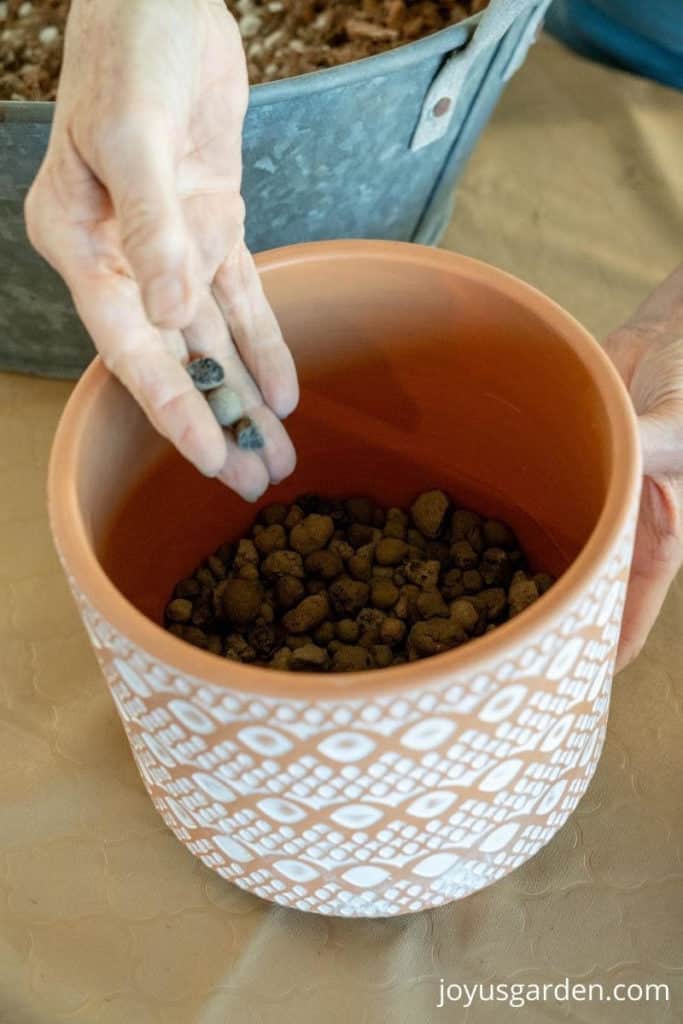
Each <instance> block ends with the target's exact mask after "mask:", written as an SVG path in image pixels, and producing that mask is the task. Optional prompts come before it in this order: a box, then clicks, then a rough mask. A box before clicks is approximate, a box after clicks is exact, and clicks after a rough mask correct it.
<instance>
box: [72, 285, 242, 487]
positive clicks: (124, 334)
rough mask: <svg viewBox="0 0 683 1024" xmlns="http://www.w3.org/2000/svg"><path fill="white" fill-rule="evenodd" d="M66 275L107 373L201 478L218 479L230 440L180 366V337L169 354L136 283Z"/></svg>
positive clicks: (78, 308)
mask: <svg viewBox="0 0 683 1024" xmlns="http://www.w3.org/2000/svg"><path fill="white" fill-rule="evenodd" d="M62 273H63V276H64V277H65V279H66V281H67V284H68V285H69V286H70V288H71V292H72V295H73V298H74V302H75V304H76V308H77V310H78V313H79V315H80V317H81V319H82V320H83V323H84V324H85V326H86V328H87V329H88V331H89V332H90V334H91V336H92V338H93V341H94V342H95V345H96V347H97V349H98V351H99V353H100V355H101V356H102V359H103V361H104V363H105V365H106V366H107V368H108V369H109V370H110V371H111V372H112V373H114V374H115V375H116V376H117V377H118V379H119V380H120V381H121V383H122V384H123V385H124V386H125V387H126V388H128V390H129V391H130V393H131V394H132V395H133V397H134V398H135V400H136V401H137V402H138V403H139V405H140V406H141V407H142V409H143V411H144V412H145V414H146V416H147V417H148V419H149V420H150V422H151V423H152V425H153V426H154V427H155V429H156V430H158V431H159V433H160V434H162V435H163V436H164V437H167V438H168V440H169V441H171V443H172V444H174V445H175V447H176V448H177V449H178V451H179V452H180V453H181V454H182V455H183V456H184V457H185V458H186V459H188V460H189V461H190V462H191V463H193V465H195V466H196V467H197V469H198V470H199V471H200V472H201V473H203V474H205V475H206V476H216V475H217V474H218V473H219V472H220V470H221V468H222V467H223V465H224V463H225V459H226V441H225V436H224V434H223V431H222V430H221V428H220V426H219V425H218V423H217V422H216V420H215V419H214V417H213V414H212V413H211V410H210V409H209V408H208V406H207V403H206V400H205V399H204V397H203V395H201V394H200V393H199V392H198V391H197V390H196V389H195V387H194V385H193V383H192V380H191V378H190V376H189V374H188V373H187V371H186V370H185V369H184V367H183V366H182V365H181V364H180V363H179V362H178V358H177V354H178V353H182V352H183V351H184V349H183V348H182V347H181V346H182V340H181V339H179V338H176V339H175V340H174V342H173V345H174V349H175V351H174V352H172V351H169V348H168V347H167V345H166V344H165V342H164V339H163V338H162V336H161V334H160V332H159V331H157V330H156V329H155V328H154V327H152V326H151V325H150V324H149V323H148V321H147V318H146V316H145V312H144V309H143V308H142V304H141V301H140V295H139V291H138V288H137V286H136V284H135V282H134V281H133V280H131V279H130V278H127V277H123V276H121V275H117V274H111V273H104V274H102V273H101V274H98V275H90V276H89V277H85V278H84V277H82V276H80V275H79V276H78V278H77V279H76V280H74V279H73V277H72V276H71V275H70V274H69V272H68V270H67V269H66V268H64V267H63V268H62Z"/></svg>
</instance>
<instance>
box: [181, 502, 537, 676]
mask: <svg viewBox="0 0 683 1024" xmlns="http://www.w3.org/2000/svg"><path fill="white" fill-rule="evenodd" d="M535 570H536V567H534V569H532V568H531V567H530V566H529V564H528V562H527V560H526V558H525V555H524V553H523V551H522V550H521V548H520V546H519V543H518V540H517V537H516V536H515V533H514V531H513V530H512V528H511V527H510V526H509V525H508V524H507V523H505V522H503V521H502V520H498V519H486V518H485V517H483V516H480V515H479V514H478V513H477V512H475V511H474V510H472V509H467V508H462V507H458V506H457V505H455V507H454V504H453V502H452V500H451V498H450V497H449V495H447V494H446V493H445V492H444V491H441V490H438V489H433V490H431V491H427V492H425V493H424V494H421V495H418V496H417V497H416V499H415V501H414V502H413V503H412V504H411V506H410V508H409V509H402V508H399V507H397V506H390V507H389V508H387V509H386V510H384V509H383V508H381V507H380V506H379V505H378V504H377V503H376V502H375V501H373V500H372V499H370V498H364V497H358V496H356V497H352V498H349V499H347V500H345V501H342V500H339V499H336V498H326V497H321V496H320V495H316V494H312V493H308V494H303V495H300V496H299V497H298V498H297V499H296V501H294V502H291V503H289V504H285V503H282V502H276V503H272V504H270V505H266V506H264V507H263V508H261V510H260V511H259V512H258V513H257V515H256V518H255V521H254V522H253V525H252V526H251V529H250V530H248V531H245V532H244V534H243V535H242V536H241V537H238V538H234V539H233V540H229V541H226V542H225V543H224V544H221V545H220V546H219V547H218V548H217V549H216V550H215V551H213V552H211V553H209V554H208V555H207V556H206V558H205V559H204V560H203V561H202V562H201V563H200V564H199V565H198V566H197V568H196V569H195V571H194V572H193V573H191V574H190V575H189V576H187V577H185V578H183V579H181V580H180V581H179V582H178V583H177V584H176V585H175V587H174V588H173V590H172V593H171V596H170V598H169V601H168V604H167V605H166V609H165V615H164V624H165V626H166V628H167V629H168V630H169V632H171V633H173V634H174V635H175V636H177V637H179V638H180V639H181V640H184V641H186V642H187V643H190V644H192V645H193V646H194V647H196V648H198V649H201V650H204V651H208V652H209V653H210V654H211V655H212V656H214V657H222V658H225V659H227V660H229V661H234V662H242V663H244V664H247V665H255V666H259V667H261V668H263V667H270V668H274V669H278V670H280V671H295V672H304V673H305V672H309V673H310V672H333V673H335V672H339V673H342V672H344V673H345V672H365V671H368V670H370V669H388V668H390V667H391V666H392V665H402V664H404V663H405V662H413V661H416V660H418V659H422V658H429V657H432V656H433V655H438V654H442V653H444V652H446V651H450V650H453V649H455V648H457V647H460V646H461V645H463V644H466V643H470V642H472V641H473V640H476V638H477V637H480V636H482V635H483V634H485V633H488V632H489V631H490V630H492V629H495V628H496V627H497V626H499V625H501V624H502V623H504V622H506V621H508V620H509V619H511V618H514V617H516V616H517V615H520V614H522V613H523V612H524V611H525V609H527V608H528V607H529V606H530V605H531V604H533V603H534V602H535V601H537V600H538V599H539V598H540V597H541V596H542V595H543V594H544V593H545V592H546V591H547V590H548V589H549V588H550V587H552V585H553V583H554V579H553V577H552V576H550V575H549V574H548V573H547V572H544V571H542V570H541V571H535Z"/></svg>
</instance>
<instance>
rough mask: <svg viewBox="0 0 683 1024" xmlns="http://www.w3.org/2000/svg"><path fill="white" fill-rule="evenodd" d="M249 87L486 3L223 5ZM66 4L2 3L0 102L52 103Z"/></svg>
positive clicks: (427, 30) (377, 49) (345, 58)
mask: <svg viewBox="0 0 683 1024" xmlns="http://www.w3.org/2000/svg"><path fill="white" fill-rule="evenodd" d="M226 3H227V7H228V9H229V10H230V11H231V12H232V13H233V14H234V15H235V17H236V18H237V20H238V23H239V26H240V32H241V33H242V38H243V40H244V46H245V50H246V54H247V62H248V66H249V80H250V81H251V83H252V84H254V85H255V84H258V83H259V82H271V81H274V80H275V79H280V78H290V77H293V76H295V75H302V74H305V73H306V72H309V71H318V70H320V69H321V68H329V67H334V66H336V65H338V64H345V63H348V62H349V61H353V60H359V59H360V58H362V57H371V56H373V55H374V54H377V53H382V52H383V51H384V50H391V49H393V48H394V47H397V46H402V45H404V44H405V43H411V42H414V41H415V40H416V39H420V38H421V37H423V36H426V35H430V34H431V33H432V32H438V31H439V30H440V29H443V28H448V26H449V25H455V24H456V23H457V22H459V21H463V20H464V19H465V18H467V17H469V16H470V15H472V14H476V13H477V12H478V11H480V10H482V8H484V7H486V4H487V0H459V2H457V3H453V2H444V3H438V2H436V0H361V3H347V2H346V0H226ZM68 10H69V0H0V100H54V98H55V96H56V93H57V82H58V79H59V72H60V68H61V63H62V44H63V40H64V26H65V23H66V17H67V14H68Z"/></svg>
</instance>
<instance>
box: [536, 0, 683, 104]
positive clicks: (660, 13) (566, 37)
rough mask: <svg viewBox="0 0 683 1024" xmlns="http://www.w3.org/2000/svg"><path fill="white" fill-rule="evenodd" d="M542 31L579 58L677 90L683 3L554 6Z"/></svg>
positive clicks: (681, 76) (681, 78)
mask: <svg viewBox="0 0 683 1024" xmlns="http://www.w3.org/2000/svg"><path fill="white" fill-rule="evenodd" d="M546 28H547V29H548V31H549V32H551V33H552V34H553V35H555V36H557V37H558V38H559V39H561V40H562V41H563V42H565V43H566V44H567V45H568V46H571V47H572V49H574V50H576V51H577V52H578V53H581V54H583V55H584V56H585V57H591V58H593V59H594V60H599V61H601V62H602V63H605V64H611V65H613V66H614V67H620V68H624V69H626V70H627V71H632V72H634V73H636V74H639V75H645V76H646V77H648V78H654V79H655V80H656V81H658V82H663V83H664V84H665V85H671V86H674V87H675V88H677V89H683V0H555V2H554V3H553V5H552V6H551V8H550V10H549V11H548V14H547V17H546Z"/></svg>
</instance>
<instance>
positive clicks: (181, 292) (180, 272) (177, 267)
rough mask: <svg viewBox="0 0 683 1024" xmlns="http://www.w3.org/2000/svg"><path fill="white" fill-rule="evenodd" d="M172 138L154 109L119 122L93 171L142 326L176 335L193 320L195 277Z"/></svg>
mask: <svg viewBox="0 0 683 1024" xmlns="http://www.w3.org/2000/svg"><path fill="white" fill-rule="evenodd" d="M173 137H174V133H173V132H172V131H171V125H170V124H169V120H168V118H167V116H166V115H165V114H164V112H163V111H161V110H149V111H145V110H142V111H139V112H138V111H136V112H135V114H134V115H132V116H128V115H127V116H121V117H120V118H119V119H118V121H117V122H116V123H115V124H114V125H111V126H109V127H108V129H107V137H106V147H105V148H104V149H103V153H102V157H101V160H100V161H99V163H100V164H101V168H98V172H99V174H101V175H102V178H103V181H104V183H105V184H106V186H107V189H108V190H109V194H110V196H111V201H112V204H113V207H114V211H115V214H116V217H117V220H118V224H119V230H120V236H121V245H122V248H123V251H124V253H125V256H126V259H127V260H128V262H129V263H130V266H131V268H132V270H133V273H134V275H135V278H136V280H137V282H138V285H139V287H140V291H141V292H142V297H143V302H144V307H145V310H146V313H147V316H148V318H149V320H150V321H151V322H152V323H153V324H156V325H157V326H160V327H166V328H182V327H184V326H185V325H186V324H187V323H188V322H189V321H190V319H191V318H192V315H193V313H194V309H195V306H196V303H197V299H198V293H199V287H200V274H199V261H198V257H197V254H196V252H195V250H194V245H193V243H192V242H191V239H190V235H189V232H188V230H187V226H186V224H185V220H184V216H183V211H182V206H181V203H180V199H179V197H178V192H177V187H176V160H175V153H174V151H173V145H172V141H171V140H172V138H173Z"/></svg>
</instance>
